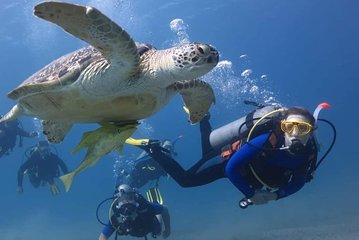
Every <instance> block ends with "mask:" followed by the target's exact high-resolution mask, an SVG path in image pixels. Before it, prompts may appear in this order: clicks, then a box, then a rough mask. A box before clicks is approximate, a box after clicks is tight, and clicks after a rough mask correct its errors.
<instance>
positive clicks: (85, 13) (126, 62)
mask: <svg viewBox="0 0 359 240" xmlns="http://www.w3.org/2000/svg"><path fill="white" fill-rule="evenodd" d="M34 15H36V16H37V17H39V18H42V19H45V20H47V21H49V22H52V23H55V24H57V25H58V26H60V27H62V28H63V29H64V30H65V31H66V32H68V33H70V34H72V35H73V36H75V37H78V38H80V39H82V40H84V41H86V42H87V43H89V44H90V45H92V46H93V47H95V48H96V49H97V50H98V51H100V52H101V54H102V55H103V57H104V58H106V59H107V60H108V61H109V62H110V64H111V65H116V70H118V71H123V72H122V74H128V76H132V75H133V74H136V73H137V69H138V66H139V55H138V53H137V47H136V44H135V42H134V41H133V40H132V38H131V37H130V35H129V34H128V33H127V32H126V31H124V30H123V29H122V28H121V27H120V26H118V25H117V24H116V23H114V22H113V21H111V19H109V18H108V17H106V16H105V15H104V14H102V13H101V12H100V11H99V10H97V9H96V8H93V7H85V6H80V5H75V4H71V3H64V2H43V3H40V4H38V5H36V6H35V8H34ZM119 68H120V69H119Z"/></svg>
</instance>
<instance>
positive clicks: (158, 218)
mask: <svg viewBox="0 0 359 240" xmlns="http://www.w3.org/2000/svg"><path fill="white" fill-rule="evenodd" d="M149 194H151V193H149ZM157 196H158V195H157ZM109 200H112V202H111V206H110V210H109V214H108V215H109V220H108V222H107V223H103V222H102V221H101V220H100V219H99V216H98V211H99V208H100V207H101V205H102V204H103V203H105V202H106V201H109ZM160 202H162V197H161V199H158V198H156V195H152V196H151V198H149V201H147V200H146V199H145V198H144V197H143V196H142V195H141V194H139V193H138V192H137V191H136V190H135V189H134V188H132V187H130V186H129V185H126V184H121V185H119V186H118V191H117V192H116V193H115V195H114V197H111V198H108V199H105V200H103V201H102V202H101V203H100V204H99V205H98V207H97V211H96V215H97V219H98V221H99V222H100V223H102V224H103V225H105V227H104V228H103V230H102V232H101V234H100V236H99V240H107V239H108V238H109V237H110V236H111V235H112V234H113V233H114V232H115V233H116V237H115V239H117V237H118V236H123V235H129V236H132V237H144V238H145V239H147V235H148V234H151V236H152V237H154V238H156V237H157V236H160V235H162V237H163V238H167V237H169V235H170V234H171V225H170V215H169V212H168V209H167V207H165V206H164V205H161V204H160ZM162 225H163V226H162Z"/></svg>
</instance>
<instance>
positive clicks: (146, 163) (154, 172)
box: [117, 136, 182, 188]
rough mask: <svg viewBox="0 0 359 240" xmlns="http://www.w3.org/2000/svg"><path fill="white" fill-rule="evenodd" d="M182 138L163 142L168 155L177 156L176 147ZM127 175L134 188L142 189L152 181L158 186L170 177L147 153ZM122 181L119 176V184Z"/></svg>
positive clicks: (141, 155)
mask: <svg viewBox="0 0 359 240" xmlns="http://www.w3.org/2000/svg"><path fill="white" fill-rule="evenodd" d="M181 137H182V136H179V137H178V138H176V139H175V140H173V141H171V140H169V139H165V140H163V141H162V142H161V146H162V147H163V148H165V149H167V150H168V151H167V153H168V154H169V155H170V157H173V156H176V155H177V153H176V152H175V151H174V145H175V143H176V142H177V141H178V140H179V139H180V138H181ZM127 175H128V176H129V182H128V184H129V185H130V186H131V187H134V188H141V187H143V186H144V185H145V184H147V183H148V182H150V181H155V185H156V186H158V183H159V179H160V178H161V177H166V176H168V174H167V173H166V172H165V171H164V170H163V168H162V167H161V166H160V165H159V164H158V163H157V162H156V161H155V160H153V158H152V157H151V156H149V155H148V154H147V153H146V152H145V151H143V152H142V153H141V154H140V155H139V156H138V157H137V159H136V160H135V162H134V167H133V169H131V171H130V172H129V173H127ZM121 181H122V176H119V177H118V180H117V182H121Z"/></svg>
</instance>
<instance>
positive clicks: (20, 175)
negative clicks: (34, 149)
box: [17, 158, 34, 187]
mask: <svg viewBox="0 0 359 240" xmlns="http://www.w3.org/2000/svg"><path fill="white" fill-rule="evenodd" d="M33 164H34V159H33V158H29V159H28V160H27V161H26V162H25V163H24V164H22V165H21V166H20V168H19V170H18V171H17V186H18V187H22V182H23V179H24V171H25V170H26V169H29V168H30V167H31V166H32V165H33Z"/></svg>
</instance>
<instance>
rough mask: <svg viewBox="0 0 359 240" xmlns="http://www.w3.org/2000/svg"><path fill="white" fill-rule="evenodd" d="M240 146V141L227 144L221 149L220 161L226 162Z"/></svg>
mask: <svg viewBox="0 0 359 240" xmlns="http://www.w3.org/2000/svg"><path fill="white" fill-rule="evenodd" d="M240 146H241V140H238V141H235V142H234V143H232V144H228V145H226V146H224V147H223V148H222V152H221V157H222V160H227V159H228V158H230V157H231V156H232V154H233V153H234V152H236V151H237V150H238V149H239V148H240Z"/></svg>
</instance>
